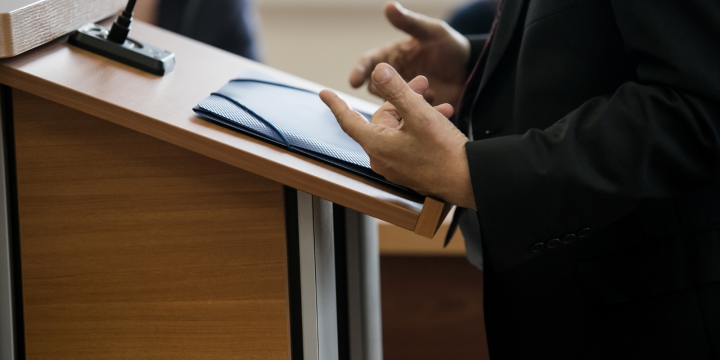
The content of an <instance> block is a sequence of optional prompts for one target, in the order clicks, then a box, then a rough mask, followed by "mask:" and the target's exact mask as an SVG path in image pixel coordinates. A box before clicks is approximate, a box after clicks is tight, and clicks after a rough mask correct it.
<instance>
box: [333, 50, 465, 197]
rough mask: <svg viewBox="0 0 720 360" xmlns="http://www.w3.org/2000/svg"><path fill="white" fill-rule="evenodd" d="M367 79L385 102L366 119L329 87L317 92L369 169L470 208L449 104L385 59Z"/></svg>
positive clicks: (461, 146)
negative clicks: (431, 98)
mask: <svg viewBox="0 0 720 360" xmlns="http://www.w3.org/2000/svg"><path fill="white" fill-rule="evenodd" d="M371 81H372V84H373V88H374V89H375V91H377V93H378V94H379V95H380V96H382V97H383V98H384V99H386V100H387V103H385V104H384V105H383V106H382V107H380V108H379V109H378V111H377V112H375V114H373V117H372V120H371V121H370V122H367V121H366V120H365V118H364V117H363V116H362V115H360V113H358V112H356V111H354V110H352V109H351V108H350V107H349V106H348V105H347V103H345V101H343V100H342V99H341V98H340V97H338V96H337V95H336V94H335V93H333V92H331V91H329V90H323V91H322V92H320V98H321V99H322V100H323V101H324V102H325V104H327V105H328V107H330V109H331V110H332V112H333V114H334V115H335V117H336V118H337V120H338V123H339V124H340V126H341V127H342V128H343V130H344V131H345V132H346V133H347V134H348V135H350V137H352V138H353V139H354V140H355V141H357V142H358V143H359V144H360V145H361V146H362V147H363V149H365V152H367V154H368V156H369V157H370V166H371V167H372V169H373V171H375V172H376V173H378V174H380V175H382V176H384V177H385V178H386V179H388V180H390V181H392V182H394V183H396V184H399V185H402V186H406V187H409V188H411V189H413V190H415V191H417V192H418V193H420V194H423V195H431V196H434V197H437V198H440V199H443V200H445V201H447V202H449V203H452V204H455V205H458V206H462V207H465V208H475V200H474V197H473V191H472V184H471V181H470V169H469V166H468V161H467V155H466V154H465V144H466V143H467V142H468V138H467V137H465V135H463V134H462V133H461V132H460V131H459V130H458V129H457V128H456V127H455V125H453V124H452V123H451V122H450V121H449V120H448V118H449V117H450V116H451V115H452V113H453V107H452V106H451V105H449V104H441V105H438V106H435V107H433V106H432V105H430V104H429V103H428V102H427V101H425V99H424V98H423V96H422V94H423V93H427V91H428V89H429V85H430V86H431V83H430V84H428V80H427V79H426V78H424V77H417V78H415V79H413V80H412V81H411V82H410V83H409V84H408V83H406V82H405V81H404V80H403V79H402V78H401V77H400V75H399V74H398V73H397V72H396V71H395V69H393V68H392V67H391V66H390V65H388V64H384V63H381V64H379V65H377V67H376V68H375V71H374V72H373V73H372V74H371Z"/></svg>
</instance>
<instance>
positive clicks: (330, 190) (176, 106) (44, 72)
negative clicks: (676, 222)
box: [0, 22, 449, 360]
mask: <svg viewBox="0 0 720 360" xmlns="http://www.w3.org/2000/svg"><path fill="white" fill-rule="evenodd" d="M132 36H133V37H135V38H138V39H141V40H143V41H148V42H149V43H153V44H156V45H161V46H162V47H163V48H166V49H168V50H170V51H173V52H175V53H176V55H177V59H178V62H177V67H176V69H175V71H174V72H173V73H170V74H168V75H166V76H164V77H157V76H154V75H150V74H146V73H143V72H141V71H139V70H136V69H133V68H130V67H128V66H125V65H122V64H119V63H117V62H114V61H112V60H108V59H105V58H102V57H100V56H98V55H95V54H92V53H90V52H87V51H84V50H81V49H78V48H74V47H72V46H70V45H68V44H67V43H66V38H61V39H58V40H55V41H53V42H51V43H49V44H46V45H43V46H41V47H39V48H36V49H34V50H31V51H29V52H27V53H24V54H22V55H19V56H16V57H13V58H8V59H2V60H0V84H2V122H3V133H4V136H3V144H2V145H3V147H2V149H3V153H4V159H5V166H4V169H3V170H4V175H5V176H4V177H3V180H4V184H3V185H4V187H5V191H3V192H2V197H3V200H4V202H5V204H6V206H5V207H4V209H5V210H6V211H7V214H6V216H3V217H2V218H1V219H0V221H5V222H6V224H5V225H6V229H7V231H6V232H5V234H3V236H2V237H3V238H4V239H3V240H4V242H5V244H4V245H3V249H4V251H5V252H6V254H5V255H6V257H7V258H9V259H10V264H9V267H8V269H9V270H8V274H9V275H10V276H9V277H8V276H5V278H7V279H5V280H4V281H5V283H0V285H2V284H4V285H3V287H4V290H3V291H2V292H0V295H2V296H3V301H4V302H0V305H2V307H3V308H2V309H0V313H4V314H8V316H14V318H13V319H4V320H2V321H3V324H0V325H2V328H1V329H0V331H4V332H5V333H7V332H11V333H10V334H5V333H3V334H2V335H3V339H5V338H6V337H5V335H8V336H11V340H4V341H5V342H6V343H4V345H6V346H4V347H3V350H2V351H1V352H0V358H2V359H5V358H4V357H2V356H17V355H18V354H21V355H26V356H27V358H32V359H46V358H47V359H97V358H103V359H127V358H153V359H183V358H204V359H215V358H218V359H230V358H243V359H255V358H257V359H287V358H293V359H300V358H304V359H323V360H324V359H337V358H340V359H344V358H350V359H379V358H381V356H382V355H381V354H382V349H381V340H380V323H379V321H380V320H379V319H380V314H379V311H380V309H379V306H380V305H379V287H378V281H379V280H378V279H379V277H378V271H379V270H378V269H379V265H378V254H377V229H376V227H375V226H374V223H373V222H372V221H370V220H369V219H368V218H367V216H365V215H363V214H367V215H369V216H372V217H375V218H378V219H382V220H385V221H387V222H390V223H393V224H395V225H398V226H400V227H403V228H406V229H409V230H413V231H415V232H416V233H418V234H421V235H424V236H427V237H431V236H432V235H434V233H435V232H436V231H437V229H438V227H439V225H440V223H441V222H442V220H443V218H444V217H445V216H446V214H447V211H448V210H449V206H447V205H446V204H444V203H442V202H439V201H436V200H433V199H430V198H427V199H425V198H414V197H412V196H408V195H406V194H403V193H401V192H398V191H396V190H394V189H393V188H391V187H389V186H385V185H383V184H380V183H376V182H373V181H371V180H367V179H364V178H362V177H360V176H357V175H353V174H350V173H348V172H345V171H342V170H339V169H336V168H334V167H331V166H328V165H325V164H323V163H320V162H317V161H314V160H311V159H308V158H304V157H302V156H299V155H295V154H293V153H290V152H288V151H286V150H284V149H282V148H280V147H275V146H272V145H269V144H267V143H264V142H262V141H259V140H256V139H253V138H251V137H248V136H245V135H242V134H239V133H236V132H233V131H230V130H227V129H224V128H222V127H219V126H216V125H213V124H210V123H208V122H206V121H203V120H201V119H199V118H198V117H196V116H195V115H194V114H193V112H192V107H193V106H194V105H195V104H196V103H197V102H198V101H199V100H201V99H203V98H205V97H206V96H207V95H209V94H210V93H211V92H213V91H215V90H216V89H218V88H220V87H221V86H222V85H224V84H225V83H226V82H227V81H228V80H229V79H232V78H234V77H235V76H237V75H238V74H240V73H241V72H242V71H243V70H245V69H248V68H253V67H254V68H258V69H260V70H261V71H263V72H267V73H270V74H272V75H273V76H276V77H278V78H282V79H283V80H284V81H287V82H288V83H290V84H294V85H296V86H302V87H306V88H309V89H313V90H318V91H319V90H321V89H322V88H321V87H320V86H318V85H316V84H313V83H310V82H308V81H305V80H302V79H300V78H297V77H293V76H290V75H288V74H285V73H282V72H279V71H277V70H273V69H271V68H268V67H266V66H263V65H260V64H257V63H254V62H251V61H249V60H246V59H243V58H241V57H238V56H235V55H232V54H229V53H226V52H224V51H221V50H218V49H215V48H213V47H210V46H207V45H204V44H201V43H199V42H196V41H193V40H190V39H187V38H184V37H181V36H178V35H175V34H173V33H170V32H167V31H164V30H161V29H158V28H155V27H153V26H150V25H146V24H142V23H139V22H138V23H135V24H133V33H132ZM349 100H351V103H352V105H353V106H354V107H355V108H358V109H363V110H366V111H372V109H373V107H374V106H373V105H371V104H369V103H365V102H363V101H361V100H357V99H352V98H349ZM0 243H3V241H0ZM438 246H440V244H438ZM0 274H2V272H0ZM6 275H7V274H6ZM8 309H10V310H8ZM13 337H14V338H13ZM8 341H9V342H8ZM8 344H9V345H8ZM8 346H12V351H14V354H15V355H12V353H10V350H8ZM8 354H10V355H8Z"/></svg>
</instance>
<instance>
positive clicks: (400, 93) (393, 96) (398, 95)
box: [385, 84, 407, 101]
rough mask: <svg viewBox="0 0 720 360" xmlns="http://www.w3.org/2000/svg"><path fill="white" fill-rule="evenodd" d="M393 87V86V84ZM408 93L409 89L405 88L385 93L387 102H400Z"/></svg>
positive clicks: (390, 89) (400, 87)
mask: <svg viewBox="0 0 720 360" xmlns="http://www.w3.org/2000/svg"><path fill="white" fill-rule="evenodd" d="M391 85H392V84H391ZM406 92H407V87H405V86H397V87H395V88H389V89H386V91H385V96H386V97H387V98H386V100H388V101H390V100H399V99H402V98H403V97H405V93H406Z"/></svg>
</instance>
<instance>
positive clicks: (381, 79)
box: [372, 63, 430, 119]
mask: <svg viewBox="0 0 720 360" xmlns="http://www.w3.org/2000/svg"><path fill="white" fill-rule="evenodd" d="M372 82H373V86H374V87H375V90H376V91H377V93H378V94H379V95H380V96H381V97H382V98H383V99H385V100H386V101H387V102H389V103H390V104H392V105H393V106H395V108H396V109H397V111H398V113H400V116H402V117H403V118H404V119H407V118H408V117H411V118H415V117H416V116H414V115H415V114H419V113H420V112H422V111H423V110H426V108H428V107H430V104H428V103H427V102H426V101H425V99H424V98H423V97H422V95H421V94H418V93H416V92H415V91H413V90H412V89H411V88H410V85H408V83H406V82H405V80H403V78H402V77H400V74H398V73H397V71H395V69H393V67H392V66H390V65H388V64H385V63H381V64H378V65H377V66H376V67H375V71H373V73H372ZM418 118H422V117H418Z"/></svg>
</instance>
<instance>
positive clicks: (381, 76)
mask: <svg viewBox="0 0 720 360" xmlns="http://www.w3.org/2000/svg"><path fill="white" fill-rule="evenodd" d="M390 75H392V74H391V73H390V69H388V67H387V66H381V67H378V68H375V71H374V72H373V80H375V82H376V83H384V82H386V81H388V79H390Z"/></svg>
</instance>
